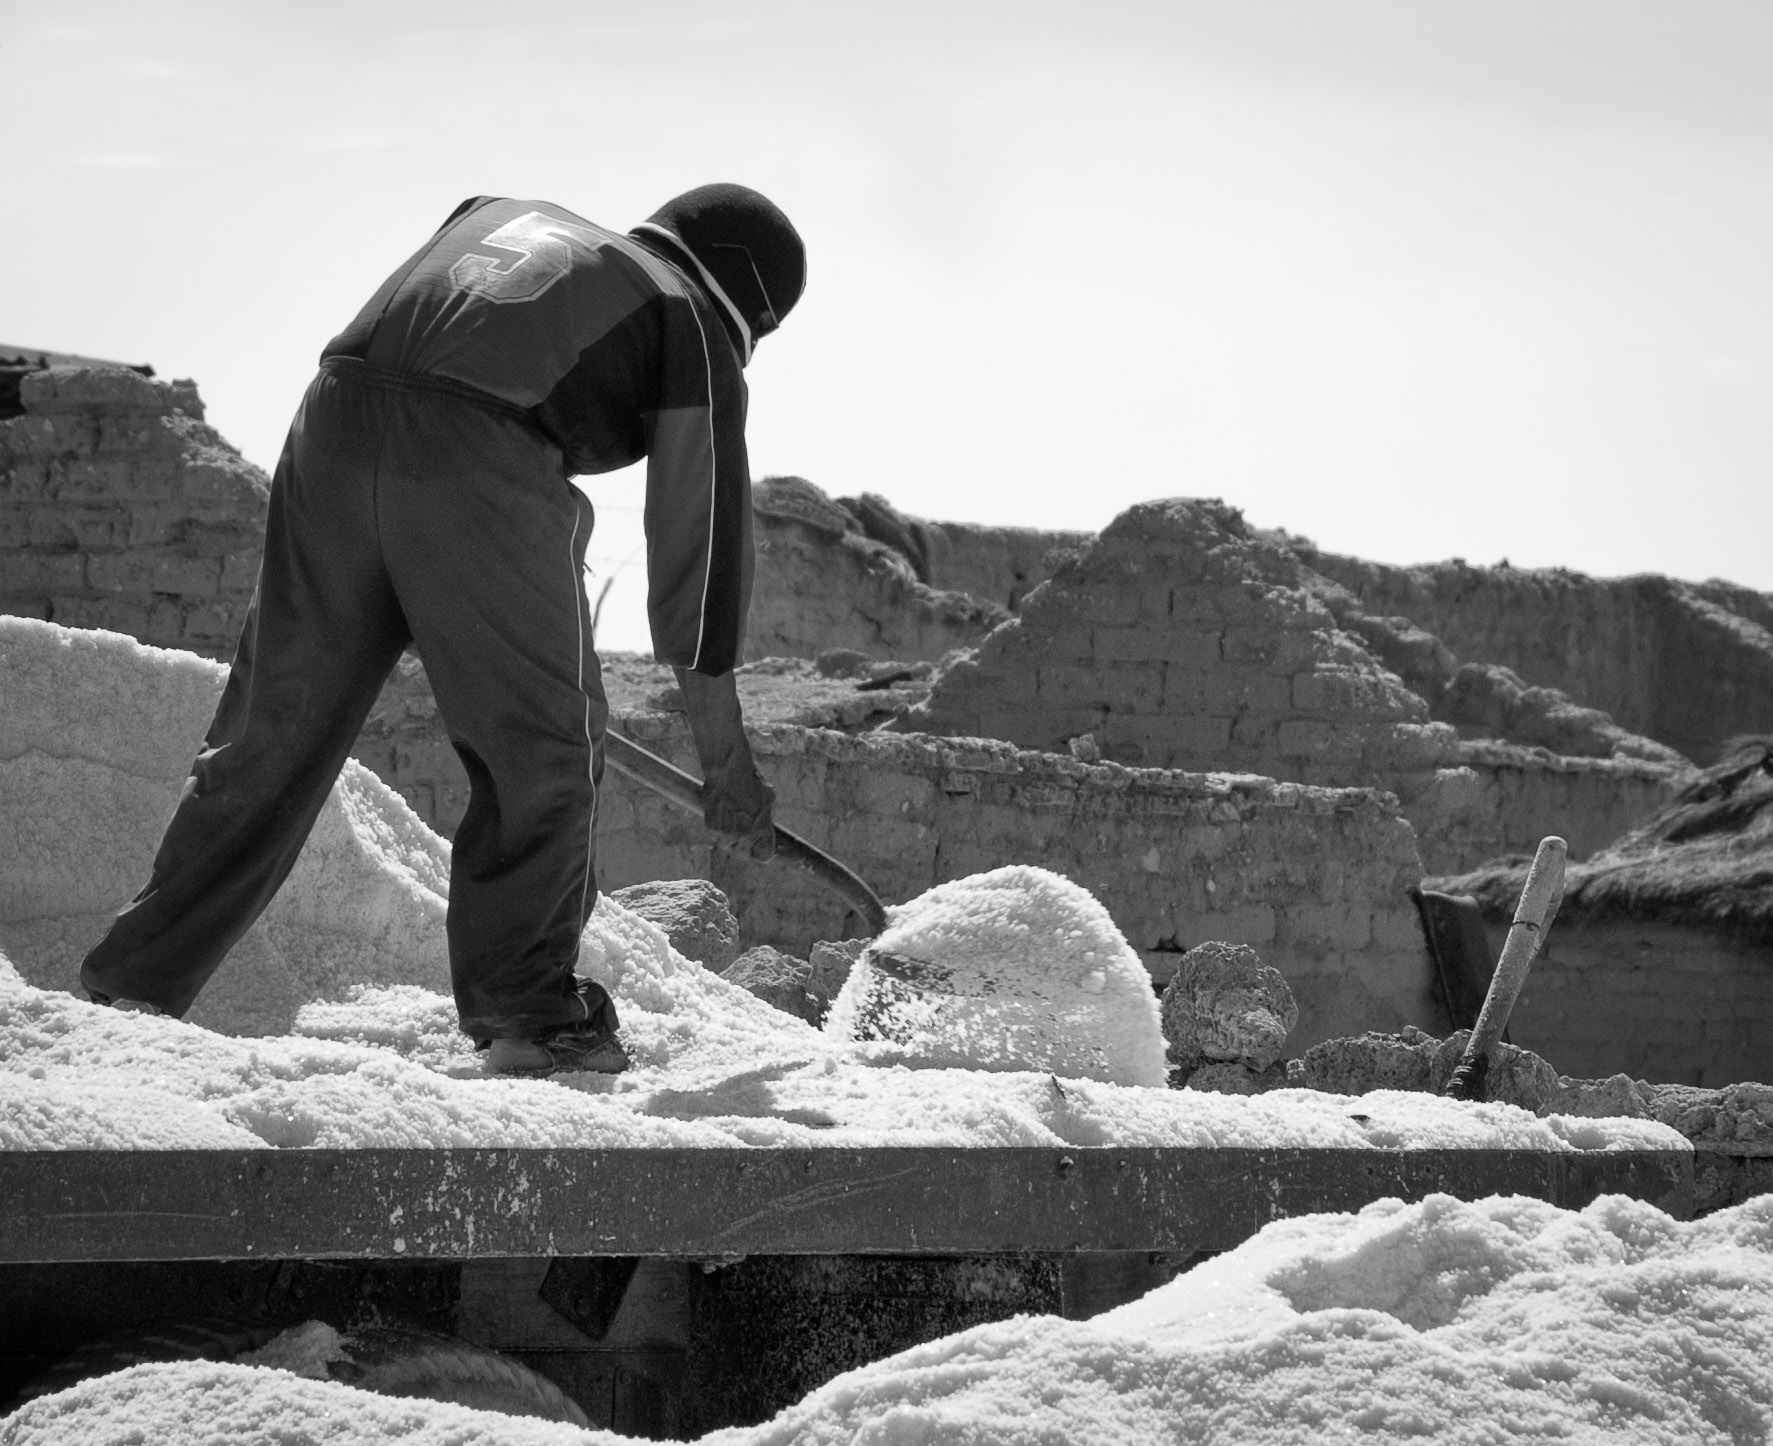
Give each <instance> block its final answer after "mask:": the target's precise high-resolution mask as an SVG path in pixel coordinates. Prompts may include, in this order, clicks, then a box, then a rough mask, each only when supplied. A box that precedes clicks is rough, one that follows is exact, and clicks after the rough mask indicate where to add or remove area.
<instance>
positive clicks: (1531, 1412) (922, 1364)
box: [0, 1195, 1773, 1446]
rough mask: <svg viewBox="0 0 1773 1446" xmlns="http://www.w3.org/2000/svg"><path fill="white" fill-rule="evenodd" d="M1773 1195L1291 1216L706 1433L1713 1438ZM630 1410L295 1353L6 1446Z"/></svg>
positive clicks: (1758, 1276)
mask: <svg viewBox="0 0 1773 1446" xmlns="http://www.w3.org/2000/svg"><path fill="white" fill-rule="evenodd" d="M1770 1351H1773V1196H1762V1197H1759V1198H1757V1199H1755V1200H1752V1201H1750V1202H1749V1203H1747V1204H1745V1205H1740V1206H1737V1207H1735V1208H1734V1209H1731V1210H1726V1211H1721V1212H1719V1213H1718V1214H1716V1215H1712V1216H1709V1217H1707V1218H1706V1219H1704V1220H1700V1221H1696V1222H1693V1223H1681V1222H1678V1221H1675V1220H1672V1219H1670V1218H1669V1217H1668V1216H1667V1215H1664V1214H1663V1213H1662V1212H1660V1211H1659V1210H1657V1209H1656V1208H1655V1207H1654V1206H1651V1205H1647V1204H1644V1203H1643V1202H1641V1201H1636V1200H1631V1199H1627V1198H1624V1197H1620V1196H1608V1197H1603V1198H1602V1199H1600V1200H1597V1201H1596V1202H1595V1203H1594V1204H1592V1205H1590V1206H1589V1207H1587V1208H1586V1209H1584V1210H1582V1211H1579V1212H1576V1211H1566V1210H1560V1209H1558V1208H1557V1207H1555V1206H1552V1205H1548V1204H1545V1203H1544V1202H1542V1201H1538V1200H1529V1199H1523V1198H1520V1197H1493V1198H1491V1199H1488V1200H1481V1201H1477V1202H1474V1203H1466V1202H1462V1201H1459V1200H1455V1199H1453V1198H1452V1197H1450V1196H1446V1195H1435V1196H1431V1197H1430V1198H1428V1199H1427V1200H1424V1201H1422V1202H1420V1203H1419V1204H1413V1205H1405V1204H1402V1203H1400V1202H1399V1201H1396V1200H1386V1201H1380V1202H1378V1203H1377V1204H1374V1205H1370V1206H1368V1207H1367V1208H1366V1209H1365V1210H1362V1211H1361V1212H1359V1213H1358V1214H1353V1215H1349V1214H1331V1215H1313V1216H1304V1217H1300V1218H1297V1219H1293V1220H1286V1221H1281V1222H1278V1223H1276V1224H1273V1225H1270V1226H1269V1227H1267V1228H1266V1229H1265V1230H1263V1231H1262V1232H1261V1233H1260V1234H1259V1235H1257V1236H1255V1237H1254V1238H1252V1239H1251V1240H1249V1241H1246V1242H1245V1243H1244V1244H1243V1245H1241V1246H1239V1247H1238V1248H1237V1249H1236V1250H1233V1251H1230V1252H1228V1253H1226V1254H1225V1255H1222V1256H1218V1257H1216V1258H1215V1259H1213V1260H1210V1261H1208V1262H1206V1263H1205V1264H1202V1265H1199V1266H1197V1267H1195V1268H1194V1269H1193V1270H1191V1271H1189V1272H1188V1273H1186V1274H1184V1275H1182V1276H1180V1277H1178V1278H1177V1279H1176V1280H1174V1281H1172V1282H1171V1283H1170V1284H1168V1285H1165V1286H1162V1287H1160V1288H1159V1289H1157V1290H1155V1291H1153V1292H1151V1293H1150V1294H1149V1295H1147V1296H1146V1297H1145V1298H1144V1299H1142V1300H1139V1301H1136V1302H1134V1303H1132V1304H1130V1305H1126V1306H1122V1307H1120V1308H1118V1309H1116V1310H1112V1311H1108V1312H1106V1313H1105V1314H1102V1315H1099V1316H1097V1317H1095V1318H1094V1319H1093V1320H1088V1321H1065V1320H1059V1319H1056V1318H1054V1317H1052V1316H1018V1317H1016V1318H1014V1319H1012V1320H1008V1321H1003V1322H999V1323H996V1324H993V1325H985V1326H979V1327H976V1328H974V1329H972V1330H969V1331H963V1332H961V1333H959V1334H956V1335H952V1336H949V1337H946V1338H944V1339H941V1340H937V1341H932V1342H929V1343H927V1344H925V1345H920V1346H916V1347H913V1348H912V1349H911V1350H908V1351H904V1352H901V1353H900V1354H898V1355H896V1356H892V1357H889V1358H888V1359H886V1360H884V1361H878V1362H876V1363H874V1364H873V1365H869V1366H865V1367H862V1368H861V1369H859V1370H855V1371H850V1372H847V1373H845V1374H844V1375H841V1376H839V1377H837V1378H836V1379H835V1380H833V1381H830V1382H829V1383H827V1384H826V1385H824V1386H822V1387H820V1388H819V1389H818V1390H816V1391H814V1392H813V1393H812V1394H811V1395H809V1396H808V1397H807V1398H806V1399H805V1400H803V1401H801V1402H799V1403H798V1404H796V1405H794V1406H791V1407H789V1408H788V1409H787V1410H785V1411H783V1412H782V1413H781V1414H780V1415H778V1416H777V1417H776V1418H775V1419H774V1420H771V1421H768V1422H765V1423H763V1424H762V1425H759V1426H753V1427H743V1428H729V1429H727V1430H722V1431H716V1432H714V1433H712V1434H711V1435H709V1436H706V1437H704V1438H702V1439H703V1441H704V1442H705V1443H707V1446H837V1443H840V1442H842V1443H866V1446H962V1443H965V1446H995V1443H1004V1446H1008V1443H1053V1446H1058V1443H1067V1446H1142V1443H1148V1442H1150V1443H1156V1442H1182V1441H1191V1442H1192V1441H1199V1442H1206V1443H1225V1446H1229V1443H1237V1446H1283V1443H1284V1446H1296V1443H1299V1442H1305V1441H1326V1440H1338V1441H1339V1440H1345V1439H1353V1438H1356V1437H1358V1438H1359V1439H1361V1440H1366V1441H1377V1442H1387V1441H1404V1440H1412V1441H1416V1440H1433V1441H1436V1442H1440V1443H1445V1446H1477V1443H1484V1446H1499V1443H1503V1442H1511V1441H1553V1440H1575V1441H1582V1442H1620V1443H1624V1442H1631V1443H1633V1446H1708V1443H1720V1446H1721V1443H1741V1442H1748V1441H1764V1440H1766V1439H1768V1435H1769V1432H1770V1431H1773V1372H1769V1371H1768V1370H1767V1367H1766V1362H1767V1359H1768V1356H1769V1352H1770ZM629 1439H630V1438H627V1437H622V1436H617V1435H615V1434H613V1433H610V1432H607V1431H589V1432H587V1431H581V1430H578V1429H576V1428H573V1427H570V1426H562V1425H555V1424H548V1423H542V1422H537V1421H530V1420H522V1419H517V1418H512V1417H505V1416H495V1415H490V1414H486V1413H482V1412H477V1411H472V1410H468V1409H466V1408H464V1407H460V1406H452V1405H445V1404H434V1403H430V1402H424V1401H413V1400H391V1399H388V1398H385V1397H379V1396H372V1395H369V1394H367V1393H364V1392H360V1391H356V1390H353V1389H352V1388H351V1387H348V1386H343V1385H336V1384H333V1383H331V1382H325V1381H312V1380H305V1379H302V1378H301V1377H298V1376H295V1375H292V1374H290V1373H288V1372H285V1371H275V1370H268V1369H264V1368H260V1367H252V1366H243V1365H216V1364H209V1363H195V1364H188V1365H172V1366H142V1367H136V1368H135V1369H133V1370H128V1371H123V1372H120V1373H118V1374H115V1375H111V1376H107V1377H103V1378H100V1379H98V1380H95V1381H90V1382H87V1383H85V1384H83V1385H80V1386H76V1387H74V1388H73V1389H71V1390H68V1391H64V1392H62V1393H60V1394H59V1395H54V1396H48V1397H45V1398H43V1399H41V1400H38V1401H34V1402H32V1403H31V1404H29V1405H28V1406H26V1407H24V1408H23V1410H21V1411H20V1412H19V1413H18V1414H16V1415H15V1416H13V1417H12V1418H10V1419H9V1420H8V1421H7V1422H6V1423H5V1424H4V1425H0V1441H4V1442H5V1443H6V1446H51V1443H54V1446H112V1443H117V1442H123V1441H165V1442H170V1443H184V1442H199V1441H226V1442H228V1443H230V1446H388V1443H401V1446H446V1443H447V1446H494V1443H501V1446H568V1443H574V1446H607V1443H614V1442H619V1441H626V1440H629Z"/></svg>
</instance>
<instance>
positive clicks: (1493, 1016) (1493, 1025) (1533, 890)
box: [1446, 836, 1569, 1100]
mask: <svg viewBox="0 0 1773 1446" xmlns="http://www.w3.org/2000/svg"><path fill="white" fill-rule="evenodd" d="M1568 853H1569V848H1568V845H1566V844H1565V843H1564V841H1563V840H1562V839H1561V838H1557V837H1555V836H1553V837H1551V838H1543V839H1541V840H1540V841H1539V848H1538V850H1537V851H1536V852H1535V853H1534V855H1533V864H1532V867H1531V868H1529V869H1528V870H1527V882H1526V883H1525V885H1523V886H1522V888H1521V897H1520V902H1519V903H1517V904H1516V905H1515V910H1514V921H1513V922H1512V923H1511V924H1510V925H1509V926H1508V938H1507V939H1506V940H1504V941H1503V945H1502V958H1501V959H1500V960H1498V961H1497V964H1496V973H1495V974H1494V975H1493V976H1492V977H1491V979H1490V989H1489V992H1488V993H1487V994H1485V995H1484V1007H1483V1009H1482V1010H1480V1011H1479V1013H1478V1017H1477V1023H1476V1024H1475V1025H1473V1026H1472V1030H1471V1038H1470V1039H1469V1040H1467V1041H1466V1044H1465V1053H1464V1055H1463V1056H1462V1057H1461V1058H1460V1060H1459V1064H1458V1067H1457V1068H1456V1069H1454V1071H1453V1077H1452V1079H1450V1080H1449V1081H1448V1082H1447V1088H1446V1094H1447V1096H1448V1097H1449V1098H1450V1099H1456V1100H1464V1099H1481V1098H1482V1097H1483V1096H1482V1091H1483V1085H1484V1076H1485V1075H1486V1074H1487V1073H1488V1072H1489V1066H1490V1051H1491V1050H1492V1049H1494V1048H1495V1046H1496V1041H1497V1040H1498V1039H1500V1038H1501V1037H1502V1031H1503V1030H1504V1029H1505V1028H1506V1027H1507V1026H1508V1016H1509V1015H1510V1014H1511V1013H1513V1012H1514V1002H1515V1000H1516V999H1517V998H1518V997H1519V995H1520V992H1521V986H1522V985H1523V984H1525V983H1526V982H1527V971H1528V970H1529V969H1531V968H1532V967H1533V959H1534V957H1535V956H1536V955H1537V954H1538V953H1539V946H1540V945H1541V944H1542V943H1543V942H1544V940H1545V935H1546V932H1547V931H1548V930H1549V929H1550V928H1551V922H1552V920H1553V919H1555V918H1556V917H1557V911H1558V905H1559V904H1561V903H1562V902H1563V898H1564V860H1565V858H1566V856H1567V855H1568Z"/></svg>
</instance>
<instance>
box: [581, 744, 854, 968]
mask: <svg viewBox="0 0 1773 1446" xmlns="http://www.w3.org/2000/svg"><path fill="white" fill-rule="evenodd" d="M603 744H604V757H605V758H606V759H607V760H608V761H609V766H610V767H611V768H613V769H615V770H616V772H617V773H619V774H621V775H622V776H623V777H624V778H629V779H632V780H633V781H634V782H636V783H638V784H640V785H642V786H643V787H645V788H649V789H651V790H652V791H653V792H654V793H656V794H658V795H659V797H660V798H662V799H664V800H665V801H666V802H667V803H671V804H675V805H676V806H677V807H678V808H681V809H683V810H685V811H686V812H688V813H693V814H695V815H696V817H697V818H700V817H701V816H702V782H701V780H700V779H698V778H696V777H694V776H693V775H692V774H688V773H685V772H684V771H683V770H682V769H681V768H679V767H678V766H677V765H676V764H674V763H670V762H667V761H666V760H665V759H663V758H661V757H659V755H658V754H656V753H654V752H653V751H652V750H651V749H650V748H643V747H641V746H640V744H638V743H636V742H635V741H634V740H633V739H632V738H625V737H623V736H622V735H621V734H620V733H617V732H616V731H615V730H613V729H611V730H608V731H606V732H605V733H604V735H603ZM775 831H776V857H777V858H779V859H782V860H783V861H785V862H787V863H791V864H793V865H795V866H796V867H797V868H801V869H804V870H806V872H807V873H809V874H811V875H812V876H813V878H814V879H815V880H817V882H818V883H819V884H821V885H822V886H823V887H824V888H825V889H827V890H828V891H829V892H831V893H832V894H835V895H836V896H837V897H838V898H840V899H842V900H843V902H844V903H846V904H848V905H849V907H850V908H851V909H853V910H854V911H855V912H856V913H857V914H859V915H860V916H861V919H862V924H863V927H865V928H866V929H867V930H868V933H869V936H870V937H872V936H874V935H876V934H878V933H880V932H881V931H882V930H883V929H885V928H886V926H887V917H886V909H885V907H884V906H883V905H882V904H881V902H880V899H879V897H878V896H877V895H876V894H875V892H874V890H873V889H871V888H869V887H868V885H867V884H865V883H863V882H862V879H861V878H860V877H859V876H858V875H857V874H856V873H855V872H853V871H852V870H851V869H849V868H847V867H846V866H845V865H843V864H841V863H839V862H838V861H837V860H836V859H834V858H832V857H831V855H830V854H828V853H826V852H825V851H824V850H823V849H821V848H817V847H815V846H814V845H812V844H810V843H808V842H807V841H806V840H805V839H803V838H802V837H801V836H800V835H799V834H797V833H793V832H791V831H790V830H788V829H786V828H784V827H782V825H781V824H779V823H778V824H776V825H775Z"/></svg>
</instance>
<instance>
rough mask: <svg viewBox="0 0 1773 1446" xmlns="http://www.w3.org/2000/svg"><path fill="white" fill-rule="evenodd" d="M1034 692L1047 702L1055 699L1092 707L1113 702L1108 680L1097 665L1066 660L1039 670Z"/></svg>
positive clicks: (1036, 672) (1035, 676)
mask: <svg viewBox="0 0 1773 1446" xmlns="http://www.w3.org/2000/svg"><path fill="white" fill-rule="evenodd" d="M1034 692H1035V696H1036V697H1038V698H1040V699H1041V701H1042V702H1043V703H1046V702H1047V701H1048V700H1054V701H1057V702H1060V703H1070V704H1081V705H1085V706H1089V705H1096V704H1102V703H1108V702H1111V701H1112V699H1111V697H1110V690H1109V688H1108V685H1107V683H1106V682H1105V681H1104V679H1103V677H1102V675H1101V674H1100V673H1099V672H1098V671H1097V670H1096V669H1095V668H1090V667H1074V666H1068V665H1066V664H1062V663H1060V664H1054V665H1052V666H1048V667H1040V668H1037V669H1035V673H1034Z"/></svg>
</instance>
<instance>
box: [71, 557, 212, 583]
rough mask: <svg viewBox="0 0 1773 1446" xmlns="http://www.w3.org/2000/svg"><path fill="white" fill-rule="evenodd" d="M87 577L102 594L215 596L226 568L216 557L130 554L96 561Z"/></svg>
mask: <svg viewBox="0 0 1773 1446" xmlns="http://www.w3.org/2000/svg"><path fill="white" fill-rule="evenodd" d="M86 578H87V582H88V584H89V585H90V586H91V587H92V588H93V589H94V590H95V591H98V592H118V593H213V592H214V591H215V589H216V584H217V583H219V582H220V581H221V578H222V567H221V563H220V562H219V561H217V560H216V559H214V558H208V557H182V556H180V555H178V554H177V553H168V552H135V551H130V552H119V553H112V554H109V555H106V556H99V557H94V558H92V559H91V560H90V562H89V563H88V565H87V569H86Z"/></svg>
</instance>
